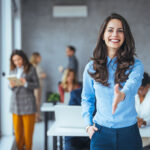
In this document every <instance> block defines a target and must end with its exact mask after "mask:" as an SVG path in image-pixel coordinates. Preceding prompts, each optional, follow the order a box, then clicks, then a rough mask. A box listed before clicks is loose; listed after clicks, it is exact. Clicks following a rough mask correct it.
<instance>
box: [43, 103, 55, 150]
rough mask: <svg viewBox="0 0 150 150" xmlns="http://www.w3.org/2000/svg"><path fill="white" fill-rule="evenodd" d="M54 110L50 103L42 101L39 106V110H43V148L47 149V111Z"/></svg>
mask: <svg viewBox="0 0 150 150" xmlns="http://www.w3.org/2000/svg"><path fill="white" fill-rule="evenodd" d="M54 111H55V107H54V105H53V104H52V103H43V104H42V106H41V112H44V150H47V149H48V148H47V134H46V133H47V130H48V128H47V127H48V113H50V112H51V113H52V112H54Z"/></svg>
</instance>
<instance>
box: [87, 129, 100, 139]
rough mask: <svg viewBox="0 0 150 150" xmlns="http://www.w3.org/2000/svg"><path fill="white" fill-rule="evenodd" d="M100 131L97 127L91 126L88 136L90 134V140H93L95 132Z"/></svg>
mask: <svg viewBox="0 0 150 150" xmlns="http://www.w3.org/2000/svg"><path fill="white" fill-rule="evenodd" d="M97 130H98V129H97V128H96V127H95V126H90V127H89V129H88V134H89V138H90V139H91V138H92V136H93V134H94V133H95V131H97Z"/></svg>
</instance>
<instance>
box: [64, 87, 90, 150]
mask: <svg viewBox="0 0 150 150" xmlns="http://www.w3.org/2000/svg"><path fill="white" fill-rule="evenodd" d="M81 92H82V88H78V89H75V90H73V91H72V92H71V93H70V101H69V105H76V106H78V105H81ZM65 150H90V139H89V138H88V137H65Z"/></svg>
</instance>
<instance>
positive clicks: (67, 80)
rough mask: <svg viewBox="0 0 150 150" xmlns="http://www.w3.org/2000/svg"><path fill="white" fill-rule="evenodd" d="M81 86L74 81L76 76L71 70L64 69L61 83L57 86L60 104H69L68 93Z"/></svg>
mask: <svg viewBox="0 0 150 150" xmlns="http://www.w3.org/2000/svg"><path fill="white" fill-rule="evenodd" d="M80 86H81V85H80V84H79V82H78V81H77V79H76V74H75V72H74V70H72V69H66V70H65V71H64V74H63V77H62V81H61V83H59V85H58V89H59V94H60V102H61V103H64V104H68V103H69V99H70V92H71V91H72V90H74V89H77V88H79V87H80Z"/></svg>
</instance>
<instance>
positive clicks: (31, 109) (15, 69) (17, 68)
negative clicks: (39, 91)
mask: <svg viewBox="0 0 150 150" xmlns="http://www.w3.org/2000/svg"><path fill="white" fill-rule="evenodd" d="M10 74H13V75H16V77H17V78H18V79H20V80H21V82H22V84H23V86H17V85H16V83H15V82H13V81H10V87H11V90H12V97H11V104H10V112H11V113H12V114H13V115H12V117H13V126H14V133H15V139H16V143H17V149H18V150H23V149H24V148H25V149H26V150H31V149H32V135H33V131H34V123H35V112H36V102H35V96H34V89H36V88H39V80H38V76H37V73H36V70H35V68H34V67H33V66H32V65H31V64H30V62H29V60H28V58H27V56H26V55H25V53H24V52H23V51H21V50H14V51H13V52H12V54H11V57H10Z"/></svg>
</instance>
